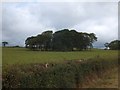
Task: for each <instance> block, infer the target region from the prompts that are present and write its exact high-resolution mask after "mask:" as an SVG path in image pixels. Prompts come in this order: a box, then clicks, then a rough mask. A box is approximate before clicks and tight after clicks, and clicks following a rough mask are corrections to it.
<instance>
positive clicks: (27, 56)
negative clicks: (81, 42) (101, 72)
mask: <svg viewBox="0 0 120 90" xmlns="http://www.w3.org/2000/svg"><path fill="white" fill-rule="evenodd" d="M97 56H99V57H101V58H104V59H108V60H109V59H115V58H116V59H117V57H118V51H114V50H100V49H92V50H89V51H74V52H53V51H52V52H50V51H49V52H47V51H42V52H41V51H30V50H28V49H26V48H3V49H2V60H3V61H2V63H3V65H4V64H28V63H47V62H48V63H49V62H54V63H58V62H62V61H64V60H80V59H89V58H94V57H97Z"/></svg>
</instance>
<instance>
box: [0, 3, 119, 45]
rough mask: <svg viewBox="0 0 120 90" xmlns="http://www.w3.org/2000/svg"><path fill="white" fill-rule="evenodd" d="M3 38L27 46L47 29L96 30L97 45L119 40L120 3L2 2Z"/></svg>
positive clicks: (11, 42)
mask: <svg viewBox="0 0 120 90" xmlns="http://www.w3.org/2000/svg"><path fill="white" fill-rule="evenodd" d="M0 24H2V40H3V41H8V42H9V45H21V46H24V42H25V39H26V38H27V37H29V36H34V35H37V34H40V33H42V32H43V31H46V30H53V31H54V32H55V31H57V30H61V29H65V28H67V29H75V30H77V31H79V32H88V33H95V34H96V36H97V37H98V41H97V42H96V43H94V46H95V47H103V46H104V43H105V42H110V41H112V40H115V39H118V3H117V2H106V3H105V2H97V3H95V2H84V3H83V2H80V3H78V2H39V3H33V2H26V3H25V2H21V3H20V2H19V3H3V4H2V23H0Z"/></svg>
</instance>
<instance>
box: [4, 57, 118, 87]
mask: <svg viewBox="0 0 120 90" xmlns="http://www.w3.org/2000/svg"><path fill="white" fill-rule="evenodd" d="M116 66H117V59H116V60H105V59H103V58H100V57H99V58H97V57H95V58H92V59H89V60H84V61H78V60H72V61H71V60H68V61H67V62H63V63H59V64H52V63H49V65H48V67H45V64H25V65H18V64H15V65H8V66H4V67H3V81H2V83H3V88H75V87H82V84H83V83H84V82H85V81H86V80H85V79H86V77H87V76H91V78H92V77H93V78H94V75H96V76H97V77H102V74H103V73H104V72H106V71H107V70H109V69H111V68H114V67H116Z"/></svg>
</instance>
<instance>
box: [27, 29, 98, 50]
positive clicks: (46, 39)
mask: <svg viewBox="0 0 120 90" xmlns="http://www.w3.org/2000/svg"><path fill="white" fill-rule="evenodd" d="M94 41H97V37H96V36H95V34H94V33H90V34H89V33H82V32H77V31H76V30H69V29H63V30H60V31H56V32H55V33H53V32H52V31H45V32H43V33H42V34H39V35H37V36H32V37H28V38H27V39H26V41H25V44H26V48H30V49H32V50H55V51H72V50H86V49H88V48H91V47H92V43H93V42H94Z"/></svg>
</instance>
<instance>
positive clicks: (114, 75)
mask: <svg viewBox="0 0 120 90" xmlns="http://www.w3.org/2000/svg"><path fill="white" fill-rule="evenodd" d="M83 87H84V88H118V67H115V68H112V69H111V70H108V71H107V72H105V73H103V75H102V78H96V79H95V78H94V79H93V80H91V81H89V82H87V84H85V85H84V86H83Z"/></svg>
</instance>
